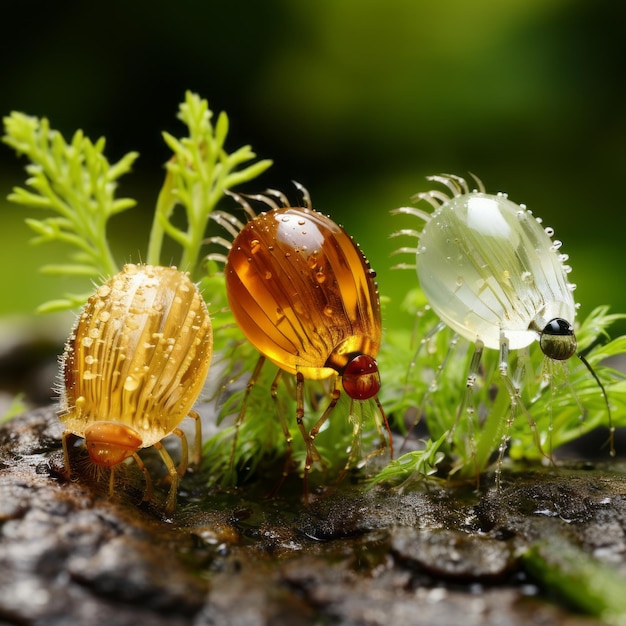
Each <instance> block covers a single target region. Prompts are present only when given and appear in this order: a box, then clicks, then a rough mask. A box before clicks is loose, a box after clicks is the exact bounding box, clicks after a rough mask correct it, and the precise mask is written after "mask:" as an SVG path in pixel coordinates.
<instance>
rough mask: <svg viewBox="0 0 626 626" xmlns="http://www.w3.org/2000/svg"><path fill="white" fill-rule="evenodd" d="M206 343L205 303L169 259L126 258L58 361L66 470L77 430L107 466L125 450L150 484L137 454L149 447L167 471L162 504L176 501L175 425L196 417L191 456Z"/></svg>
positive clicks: (94, 458) (169, 506)
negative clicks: (171, 440)
mask: <svg viewBox="0 0 626 626" xmlns="http://www.w3.org/2000/svg"><path fill="white" fill-rule="evenodd" d="M212 349H213V334H212V328H211V321H210V318H209V313H208V311H207V307H206V305H205V303H204V300H203V299H202V296H201V295H200V292H199V290H198V288H197V287H196V285H194V283H192V282H191V280H190V279H189V276H188V275H187V274H185V273H183V272H180V271H179V270H178V269H176V268H175V267H160V266H151V265H130V264H129V265H126V266H125V267H124V268H123V269H122V271H121V272H120V273H119V274H117V275H116V276H114V277H113V278H111V279H110V280H108V281H107V282H105V283H104V284H103V285H102V286H100V287H99V288H98V289H97V290H96V292H95V293H94V294H93V295H92V296H91V298H89V300H88V302H87V304H86V305H85V307H84V308H83V310H82V312H81V314H80V317H79V318H78V320H77V322H76V324H75V326H74V328H73V330H72V333H71V335H70V338H69V340H68V342H67V344H66V347H65V352H64V354H63V357H62V359H61V370H62V379H63V387H62V389H61V410H60V413H59V418H60V420H61V421H62V422H63V423H64V425H65V432H64V434H63V451H64V459H65V469H66V473H67V474H68V475H69V474H70V457H69V451H68V445H67V439H68V437H69V436H70V435H76V436H78V437H83V438H84V439H85V443H86V446H87V450H88V452H89V458H90V460H91V462H92V463H94V464H96V465H98V466H104V467H108V468H110V469H111V479H110V491H111V492H112V491H113V489H114V467H115V466H116V465H117V464H119V463H121V462H122V461H124V460H125V459H127V458H128V457H132V458H133V459H134V460H135V461H136V463H137V465H138V466H139V467H140V469H141V470H142V471H143V473H144V475H145V477H146V494H145V496H144V497H146V498H149V497H150V496H151V494H152V487H151V482H150V478H149V476H148V472H147V470H146V469H145V467H144V465H143V462H142V461H141V459H140V458H139V455H138V454H137V451H138V450H139V449H140V448H147V447H150V446H154V447H155V448H156V449H157V450H158V451H159V453H160V455H161V458H162V459H163V462H164V463H165V465H166V466H167V470H168V472H169V475H170V477H171V487H170V490H169V494H168V496H167V500H166V511H167V512H171V511H173V510H174V508H175V506H176V495H177V491H178V484H179V482H180V477H181V476H182V475H183V474H184V473H185V471H186V470H187V465H188V456H189V455H188V445H187V440H186V437H185V435H184V433H183V431H182V430H180V429H179V428H178V425H179V424H180V422H181V421H182V420H183V418H184V417H185V416H190V417H193V418H194V419H195V420H196V436H195V442H194V443H195V460H196V461H199V459H200V449H201V427H200V420H199V416H198V414H197V413H195V412H194V411H191V407H192V405H193V404H194V402H195V401H196V399H197V397H198V395H199V393H200V391H201V389H202V386H203V384H204V381H205V378H206V375H207V372H208V369H209V362H210V359H211V353H212ZM169 434H175V435H177V436H178V437H180V439H181V442H182V459H181V462H180V465H179V466H178V467H176V466H175V464H174V462H173V461H172V459H171V457H170V455H169V454H168V452H167V451H166V450H165V448H164V447H163V445H162V444H161V440H162V439H163V438H164V437H166V436H167V435H169Z"/></svg>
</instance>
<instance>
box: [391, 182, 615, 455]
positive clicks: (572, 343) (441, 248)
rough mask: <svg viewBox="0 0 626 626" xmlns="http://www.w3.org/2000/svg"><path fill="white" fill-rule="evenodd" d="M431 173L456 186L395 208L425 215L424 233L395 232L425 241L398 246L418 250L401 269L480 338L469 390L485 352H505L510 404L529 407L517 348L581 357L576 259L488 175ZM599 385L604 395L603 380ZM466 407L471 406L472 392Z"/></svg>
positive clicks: (439, 309) (461, 329)
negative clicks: (516, 375) (495, 189)
mask: <svg viewBox="0 0 626 626" xmlns="http://www.w3.org/2000/svg"><path fill="white" fill-rule="evenodd" d="M428 180H431V181H434V182H437V183H440V184H442V185H443V186H444V187H445V188H446V189H447V191H448V193H445V192H443V191H440V190H432V191H429V192H426V193H420V194H418V195H417V196H416V199H417V200H420V201H425V202H426V203H428V204H430V205H431V207H432V209H433V210H432V211H430V212H427V211H423V210H422V209H420V208H417V207H402V208H400V209H396V210H395V211H394V213H406V214H409V215H413V216H415V217H418V218H420V219H421V220H423V221H424V226H423V228H422V230H421V231H419V232H418V231H416V230H403V231H400V232H399V233H396V235H411V236H415V237H417V238H418V245H417V248H401V249H400V250H398V252H411V253H413V254H416V266H415V265H407V264H403V265H402V266H401V267H417V275H418V278H419V283H420V286H421V288H422V290H423V291H424V294H425V295H426V298H427V300H428V302H429V304H430V306H431V307H432V309H433V310H434V311H435V313H436V314H437V315H438V316H439V318H440V319H441V320H442V322H443V323H444V324H446V325H447V326H449V327H450V328H452V329H453V330H454V331H455V332H456V333H458V334H459V335H460V336H461V337H464V338H465V339H467V340H469V341H471V342H473V343H474V344H475V354H474V359H473V360H472V365H471V368H470V372H469V374H468V379H467V387H468V390H469V392H470V395H471V389H472V387H473V385H474V382H475V379H476V376H477V374H478V368H479V365H480V360H481V355H482V351H483V349H484V348H488V349H492V350H499V351H500V360H499V364H500V365H499V367H500V372H501V374H502V379H503V381H504V383H505V385H506V387H507V389H508V391H509V393H510V395H511V404H512V407H513V408H514V407H516V406H520V407H521V409H522V410H524V407H523V406H522V405H521V403H520V401H519V398H518V396H519V389H517V387H516V384H514V381H513V380H512V379H511V378H510V377H509V374H508V355H509V350H524V349H526V348H527V347H528V346H529V345H530V344H531V343H532V342H534V341H537V340H538V341H539V345H540V347H541V350H542V351H543V353H544V354H545V356H546V357H548V358H550V359H553V360H555V361H564V360H567V359H569V358H570V357H572V356H573V355H575V354H576V349H577V343H576V337H575V334H574V329H573V322H574V317H575V314H576V309H577V305H576V304H575V303H574V298H573V293H572V292H573V290H574V288H575V285H573V284H572V283H570V282H569V280H568V274H569V272H570V270H571V268H570V267H569V266H568V265H567V264H566V261H567V260H568V257H567V255H565V254H562V253H560V247H561V242H560V241H558V240H553V239H552V238H551V237H552V234H553V231H552V229H551V228H544V227H543V226H542V225H541V219H539V218H536V217H534V216H533V214H532V213H531V212H530V211H529V210H528V209H527V208H526V207H525V206H523V205H517V204H515V203H514V202H511V201H510V200H509V199H508V198H507V197H506V195H505V194H501V193H500V194H497V195H494V194H488V193H485V188H484V186H483V184H482V182H481V181H480V180H478V179H476V183H477V185H478V189H477V190H475V191H470V189H469V187H468V185H467V183H466V181H465V180H464V179H462V178H460V177H458V176H453V175H449V174H444V175H440V176H431V177H429V178H428ZM578 356H579V357H580V358H581V360H582V361H583V362H584V363H585V365H586V366H587V368H588V369H589V370H590V371H591V373H592V375H593V376H594V378H595V379H596V382H598V384H600V381H599V379H598V378H597V376H596V375H595V374H594V372H593V371H592V370H591V368H590V366H589V365H588V363H587V362H586V361H585V360H584V358H583V357H582V356H581V355H578ZM600 388H601V390H602V393H603V394H604V396H605V399H606V393H605V391H604V388H603V387H602V385H601V384H600ZM467 408H468V410H469V411H470V412H471V411H472V410H473V408H472V405H471V398H468V401H467ZM607 411H609V407H608V402H607ZM528 417H529V418H530V416H528ZM512 418H513V415H512V416H511V419H512ZM609 419H610V411H609ZM611 428H612V426H611ZM505 444H506V441H504V442H503V446H501V454H502V452H503V449H504V445H505Z"/></svg>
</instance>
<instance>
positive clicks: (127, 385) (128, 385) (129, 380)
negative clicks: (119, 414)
mask: <svg viewBox="0 0 626 626" xmlns="http://www.w3.org/2000/svg"><path fill="white" fill-rule="evenodd" d="M138 387H139V381H138V380H137V379H136V378H134V377H133V376H127V377H126V380H125V381H124V390H125V391H135V390H136V389H137V388H138Z"/></svg>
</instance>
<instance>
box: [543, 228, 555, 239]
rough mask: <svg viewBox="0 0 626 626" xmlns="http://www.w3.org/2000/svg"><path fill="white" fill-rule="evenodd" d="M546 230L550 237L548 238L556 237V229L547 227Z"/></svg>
mask: <svg viewBox="0 0 626 626" xmlns="http://www.w3.org/2000/svg"><path fill="white" fill-rule="evenodd" d="M544 230H545V231H546V235H548V237H552V235H554V228H551V227H550V226H546V227H545V228H544Z"/></svg>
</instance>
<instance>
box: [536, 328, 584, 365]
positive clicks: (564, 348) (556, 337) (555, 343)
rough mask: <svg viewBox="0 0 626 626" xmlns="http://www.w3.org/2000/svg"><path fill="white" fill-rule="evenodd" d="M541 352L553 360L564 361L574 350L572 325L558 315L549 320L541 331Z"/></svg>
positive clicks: (574, 337)
mask: <svg viewBox="0 0 626 626" xmlns="http://www.w3.org/2000/svg"><path fill="white" fill-rule="evenodd" d="M539 345H540V346H541V350H542V352H543V353H544V354H545V355H546V356H547V357H549V358H551V359H554V360H555V361H566V360H567V359H569V358H570V357H571V356H573V355H574V353H575V352H576V346H577V343H576V336H575V335H574V329H573V328H572V325H571V324H570V323H569V322H568V321H567V320H564V319H562V318H560V317H555V318H554V319H553V320H550V321H549V322H548V323H547V324H546V325H545V327H544V329H543V330H542V331H541V336H540V337H539Z"/></svg>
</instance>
